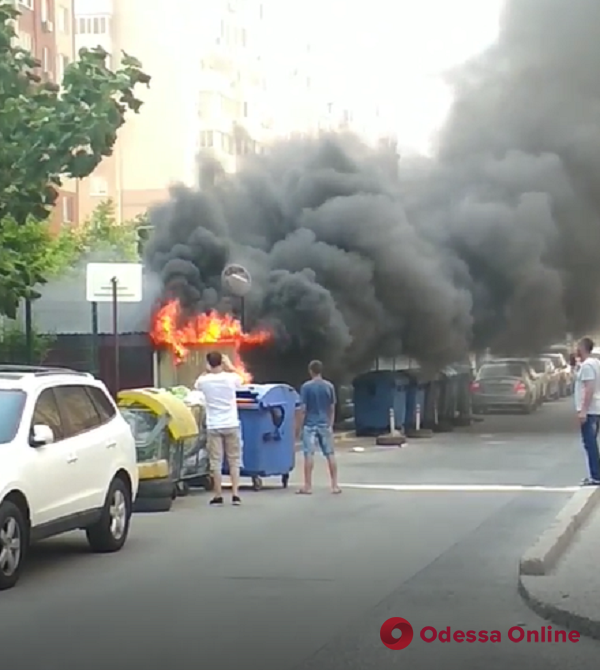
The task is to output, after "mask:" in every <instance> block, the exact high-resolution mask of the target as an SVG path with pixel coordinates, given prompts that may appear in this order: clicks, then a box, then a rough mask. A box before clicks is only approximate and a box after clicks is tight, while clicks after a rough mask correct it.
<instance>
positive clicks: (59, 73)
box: [56, 54, 70, 83]
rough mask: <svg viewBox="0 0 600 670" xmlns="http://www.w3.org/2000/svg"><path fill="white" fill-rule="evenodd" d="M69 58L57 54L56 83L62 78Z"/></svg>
mask: <svg viewBox="0 0 600 670" xmlns="http://www.w3.org/2000/svg"><path fill="white" fill-rule="evenodd" d="M69 62H70V61H69V57H68V56H65V55H64V54H59V55H58V56H57V57H56V81H57V82H59V83H61V82H62V80H63V78H64V76H65V70H66V69H67V65H68V64H69Z"/></svg>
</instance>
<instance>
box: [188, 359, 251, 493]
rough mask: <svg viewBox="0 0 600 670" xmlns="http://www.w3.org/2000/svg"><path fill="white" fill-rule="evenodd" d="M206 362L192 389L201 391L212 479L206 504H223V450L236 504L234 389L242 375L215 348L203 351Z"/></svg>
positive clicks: (237, 432) (237, 427) (237, 445)
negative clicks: (204, 408) (212, 494)
mask: <svg viewBox="0 0 600 670" xmlns="http://www.w3.org/2000/svg"><path fill="white" fill-rule="evenodd" d="M206 363H207V370H206V372H205V373H204V374H203V375H200V377H198V379H197V380H196V384H195V388H196V389H197V390H198V391H201V392H202V393H203V394H204V398H205V400H206V432H207V450H208V457H209V459H210V469H211V473H212V476H213V481H214V497H213V498H212V500H211V501H210V504H211V505H213V506H215V505H222V504H223V488H222V477H221V470H222V467H223V452H224V453H225V456H226V458H227V463H228V465H229V475H230V477H231V493H232V498H231V502H232V503H233V504H234V505H240V504H241V502H242V501H241V500H240V494H239V485H240V466H241V451H242V445H241V440H240V419H239V415H238V409H237V399H236V390H237V389H238V388H240V387H241V386H242V385H243V384H242V378H241V377H240V375H239V374H238V373H237V372H236V371H235V368H234V367H233V365H232V363H231V361H230V360H229V358H227V356H223V355H222V354H221V353H220V352H219V351H211V352H210V353H209V354H207V356H206Z"/></svg>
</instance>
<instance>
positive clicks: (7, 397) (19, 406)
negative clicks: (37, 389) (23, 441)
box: [0, 389, 25, 444]
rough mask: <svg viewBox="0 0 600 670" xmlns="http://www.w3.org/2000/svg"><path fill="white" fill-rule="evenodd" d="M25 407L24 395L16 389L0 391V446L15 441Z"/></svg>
mask: <svg viewBox="0 0 600 670" xmlns="http://www.w3.org/2000/svg"><path fill="white" fill-rule="evenodd" d="M24 406H25V393H24V392H23V391H19V390H18V389H0V444H7V443H8V442H12V441H13V440H14V439H15V435H16V434H17V431H18V430H19V425H20V423H21V415H22V414H23V407H24Z"/></svg>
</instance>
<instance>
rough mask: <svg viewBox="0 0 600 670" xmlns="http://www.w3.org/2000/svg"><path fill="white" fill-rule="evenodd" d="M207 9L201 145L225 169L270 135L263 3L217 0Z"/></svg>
mask: <svg viewBox="0 0 600 670" xmlns="http://www.w3.org/2000/svg"><path fill="white" fill-rule="evenodd" d="M211 11H212V15H210V16H209V15H208V12H207V13H206V15H205V18H204V22H203V31H202V35H201V36H199V37H200V39H201V41H202V45H203V48H202V55H201V67H200V78H199V91H198V105H197V116H198V124H199V125H198V128H199V135H198V141H197V144H196V150H197V152H198V153H199V154H202V153H205V154H210V155H212V156H213V157H214V158H215V159H216V160H217V161H218V163H219V164H220V165H221V166H222V167H223V169H224V170H225V171H226V172H234V171H235V170H236V169H237V167H238V166H239V162H240V160H243V157H244V156H246V155H248V154H251V153H255V152H256V151H260V150H261V147H262V146H264V144H265V142H267V141H268V140H269V138H270V134H271V132H272V127H271V124H270V122H269V118H268V112H267V105H266V102H267V99H266V77H265V66H264V53H263V50H262V47H263V42H264V38H265V34H264V30H265V25H266V24H265V15H264V5H263V3H261V2H254V1H253V0H216V1H215V2H214V4H213V3H211Z"/></svg>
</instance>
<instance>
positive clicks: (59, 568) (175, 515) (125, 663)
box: [0, 401, 600, 670]
mask: <svg viewBox="0 0 600 670" xmlns="http://www.w3.org/2000/svg"><path fill="white" fill-rule="evenodd" d="M365 444H366V445H370V444H371V443H370V442H366V443H365ZM319 465H321V472H322V471H323V467H322V464H319ZM340 468H341V480H342V482H343V483H344V484H345V485H346V486H345V490H344V493H343V494H342V495H341V496H333V495H331V494H330V493H329V492H328V490H327V487H326V481H325V479H324V476H323V474H321V476H320V479H319V482H318V484H319V486H317V488H316V490H315V493H314V494H313V495H312V496H296V495H294V493H293V490H288V491H283V490H281V489H280V488H278V486H277V482H273V488H272V489H265V490H263V491H261V492H259V493H254V492H251V491H248V493H246V494H245V496H244V505H243V507H241V508H233V507H229V506H227V507H226V508H223V509H209V508H207V505H206V503H207V495H206V494H198V495H194V496H191V497H189V498H186V499H180V500H178V501H177V504H176V508H174V510H173V511H172V512H170V513H168V514H155V515H140V516H136V517H135V518H134V525H133V527H132V534H131V537H130V540H129V543H128V545H127V547H126V549H125V550H124V551H123V552H121V553H120V554H118V555H113V556H94V555H90V554H88V553H87V549H86V546H85V543H84V542H83V540H82V539H81V537H80V536H79V535H71V536H66V537H64V538H60V539H57V540H51V541H47V542H45V543H42V544H40V545H39V546H38V547H37V548H36V549H35V550H34V553H33V556H32V562H31V565H30V569H29V571H28V573H27V574H26V575H24V577H23V579H22V582H21V583H20V584H19V586H18V587H17V588H16V589H14V590H12V591H10V592H4V593H0V620H1V622H2V625H1V626H0V658H1V659H2V666H3V667H6V668H11V670H31V669H32V668H41V667H43V668H44V670H82V669H85V670H92V669H94V668H102V669H112V668H114V669H116V670H121V668H123V669H125V668H127V669H128V670H129V668H130V667H132V664H137V665H138V666H139V667H140V668H144V670H164V669H165V668H169V669H171V668H174V667H182V668H187V667H202V666H205V665H207V664H210V665H211V666H219V667H225V668H227V669H229V668H234V667H239V668H242V667H244V668H250V669H252V668H257V670H258V669H259V668H260V669H261V670H263V669H264V670H271V669H273V670H309V669H311V670H312V669H313V668H314V669H315V670H317V669H318V670H329V669H331V670H338V669H339V670H342V669H345V670H353V669H354V668H356V669H358V668H360V669H361V670H369V668H377V669H378V670H385V669H387V668H397V667H400V665H401V667H406V668H410V670H421V669H423V670H425V669H426V668H427V670H429V669H430V668H432V667H439V666H440V665H441V664H442V663H443V664H444V667H450V668H452V667H454V666H456V667H461V668H467V669H471V668H472V669H473V670H475V669H477V670H479V669H480V668H483V667H485V668H486V670H496V669H500V668H502V669H503V670H504V668H506V667H514V668H516V669H517V670H520V668H525V667H529V668H530V669H532V670H537V669H538V668H539V669H540V670H541V669H542V668H543V669H544V670H553V669H554V668H564V667H595V666H596V665H597V663H598V661H597V659H598V655H599V654H600V644H599V643H598V642H594V641H590V640H586V639H582V640H581V641H580V642H578V643H576V644H569V643H567V644H556V643H554V644H548V643H546V644H541V643H540V644H534V643H530V644H527V643H526V642H522V643H519V644H515V643H513V642H510V641H508V640H507V631H508V629H509V628H510V627H511V626H515V625H518V624H521V625H523V626H524V627H525V628H526V629H538V628H539V627H540V626H542V625H544V623H545V622H543V621H542V620H540V619H538V618H537V617H536V616H535V615H534V614H532V613H531V612H530V611H529V610H528V609H527V608H526V606H525V605H524V604H523V603H522V602H521V600H520V598H519V596H518V594H517V591H516V567H517V560H518V557H519V556H520V554H521V553H522V551H523V550H524V549H525V548H526V547H527V546H528V545H529V544H530V543H531V542H532V541H533V539H534V538H535V536H536V535H537V534H538V533H539V532H540V531H542V530H543V529H544V527H545V526H546V525H547V524H549V523H550V522H551V521H552V518H553V517H554V515H555V514H556V512H557V511H558V509H559V508H560V506H561V505H562V504H563V503H564V501H565V500H566V499H567V498H568V496H569V495H570V494H571V487H573V486H575V485H577V483H578V482H579V480H580V478H581V477H582V476H583V475H584V474H585V473H584V472H583V459H582V454H581V453H580V448H579V445H578V442H577V438H576V435H575V432H574V422H573V419H572V413H571V407H570V403H569V401H561V402H559V403H554V404H552V405H548V406H545V407H544V408H542V410H540V412H539V413H538V414H536V415H533V416H519V417H488V418H487V419H486V421H485V422H484V423H481V424H477V425H476V426H474V427H472V428H471V429H468V430H462V431H460V433H459V432H456V433H453V434H449V435H443V436H436V437H435V438H434V439H433V440H422V441H416V440H415V441H413V442H411V444H410V445H409V446H408V447H406V448H404V449H395V448H383V449H382V448H371V447H369V448H368V449H367V450H366V451H364V452H360V453H357V452H351V451H346V452H344V453H341V454H340ZM392 616H399V617H404V618H406V619H408V620H409V621H410V622H411V623H412V625H413V628H414V629H415V639H414V641H413V642H412V644H411V645H410V646H409V647H408V648H407V649H405V650H402V651H391V650H388V649H387V648H385V647H384V646H383V645H382V643H381V641H380V638H379V629H380V627H381V624H382V623H383V622H384V621H385V620H386V619H387V618H388V617H392ZM424 626H434V627H436V628H438V629H442V628H445V627H446V626H451V628H452V630H453V631H454V630H457V629H462V630H465V631H466V630H471V629H474V630H476V631H479V630H484V629H485V630H488V631H491V630H499V631H500V632H501V634H502V642H500V643H475V644H468V643H462V644H460V643H456V642H451V643H449V644H443V643H439V642H434V643H431V644H427V643H425V642H423V641H422V640H421V639H420V638H419V630H420V629H421V628H422V627H424Z"/></svg>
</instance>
